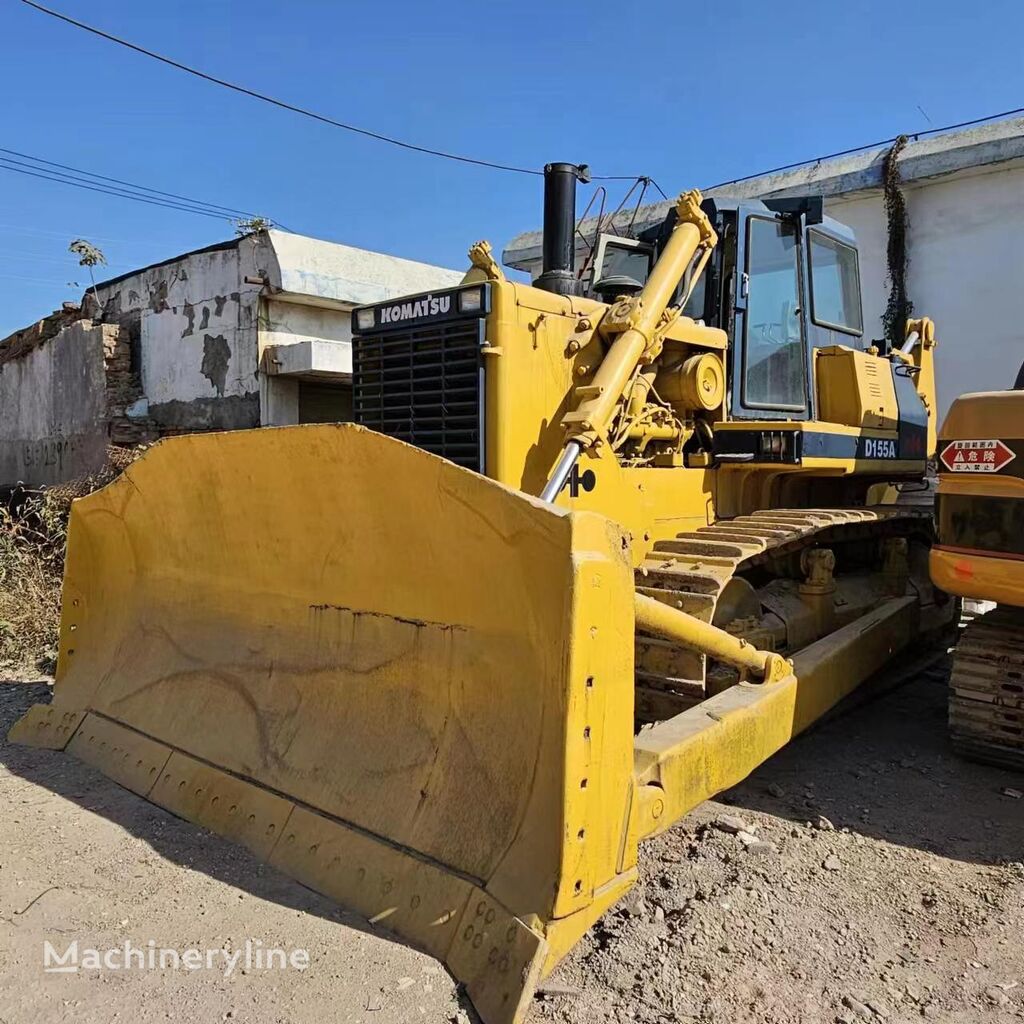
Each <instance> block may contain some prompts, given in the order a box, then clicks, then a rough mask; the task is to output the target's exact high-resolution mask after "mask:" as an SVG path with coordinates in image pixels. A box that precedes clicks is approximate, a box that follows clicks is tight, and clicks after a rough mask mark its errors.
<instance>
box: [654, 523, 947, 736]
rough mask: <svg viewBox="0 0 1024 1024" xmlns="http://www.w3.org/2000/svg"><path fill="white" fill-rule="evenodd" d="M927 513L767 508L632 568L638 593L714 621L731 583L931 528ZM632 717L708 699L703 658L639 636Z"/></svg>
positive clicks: (679, 540)
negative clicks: (831, 551)
mask: <svg viewBox="0 0 1024 1024" xmlns="http://www.w3.org/2000/svg"><path fill="white" fill-rule="evenodd" d="M929 521H930V514H929V510H927V509H917V508H913V507H906V506H892V505H887V506H880V507H874V508H845V509H766V510H764V511H761V512H755V513H752V514H751V515H746V516H738V517H737V518H735V519H723V520H720V521H719V522H717V523H714V524H713V525H711V526H704V527H701V528H700V529H697V530H694V531H692V532H688V533H680V534H678V535H677V536H676V537H675V538H674V539H672V540H665V541H660V542H659V543H657V544H656V545H655V547H654V550H653V551H652V552H651V555H650V557H649V558H647V559H646V560H645V561H644V563H643V564H642V565H641V566H640V567H639V568H638V569H637V571H636V588H637V590H638V592H639V593H641V594H645V595H646V596H648V597H653V598H655V599H657V600H659V601H663V602H665V603H666V604H669V605H671V606H672V607H674V608H679V609H681V610H682V611H685V612H688V613H689V614H691V615H694V616H696V617H697V618H699V619H702V620H703V621H705V622H711V621H712V619H713V618H714V615H715V611H716V608H717V606H718V602H719V600H720V599H721V597H722V594H723V592H724V591H725V589H726V587H727V586H728V584H729V583H730V581H731V580H733V579H734V578H736V577H737V575H739V574H741V573H743V572H746V571H748V570H750V569H753V568H755V567H757V566H758V565H762V564H767V563H770V562H771V561H772V560H774V559H778V558H779V557H781V556H790V555H793V554H797V553H799V552H800V551H801V550H803V549H805V548H811V547H816V546H818V545H829V544H835V543H839V542H842V541H844V540H856V539H865V538H870V537H872V536H877V537H878V538H879V539H880V538H882V537H884V536H891V535H906V534H908V533H910V532H912V531H913V529H914V528H915V527H922V526H924V527H925V528H929V526H928V524H929ZM636 666H637V668H636V689H637V712H638V717H639V718H640V719H642V720H646V721H653V720H659V719H664V718H667V717H671V715H674V714H677V713H679V711H681V710H685V709H686V708H687V707H692V706H693V705H695V704H698V703H700V701H701V700H703V699H704V698H705V697H706V696H707V695H708V694H707V690H706V685H705V678H706V668H707V666H706V663H705V658H704V655H702V654H699V653H698V652H695V651H690V650H687V649H685V648H682V647H679V646H677V645H675V644H672V643H669V642H668V641H665V640H660V639H658V638H655V637H647V636H642V635H641V636H638V637H637V638H636Z"/></svg>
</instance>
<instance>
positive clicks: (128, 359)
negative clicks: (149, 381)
mask: <svg viewBox="0 0 1024 1024" xmlns="http://www.w3.org/2000/svg"><path fill="white" fill-rule="evenodd" d="M102 330H103V375H104V379H105V381H106V391H105V408H106V411H107V432H108V437H109V439H110V443H111V444H113V445H118V446H119V447H122V448H131V447H133V446H135V445H138V444H144V443H146V442H147V441H154V440H156V439H157V438H158V437H159V436H160V432H159V431H158V430H157V427H156V424H155V423H154V422H153V420H152V419H151V418H150V417H149V416H147V415H144V414H140V413H135V412H134V410H133V415H132V416H129V415H128V410H129V409H131V407H132V406H133V405H135V403H136V402H138V401H139V399H140V398H142V396H143V390H142V379H141V376H140V374H139V372H138V371H137V370H136V369H135V368H134V367H133V366H132V362H133V360H132V345H131V339H130V336H129V332H128V331H127V330H126V329H125V328H123V327H121V326H120V325H118V324H102Z"/></svg>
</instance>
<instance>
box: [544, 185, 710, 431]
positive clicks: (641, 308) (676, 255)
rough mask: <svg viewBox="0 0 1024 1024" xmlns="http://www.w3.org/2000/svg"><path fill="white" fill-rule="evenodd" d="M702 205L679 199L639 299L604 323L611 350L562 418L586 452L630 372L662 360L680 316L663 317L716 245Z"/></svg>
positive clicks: (695, 199)
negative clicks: (690, 272)
mask: <svg viewBox="0 0 1024 1024" xmlns="http://www.w3.org/2000/svg"><path fill="white" fill-rule="evenodd" d="M700 204H701V195H700V193H699V192H697V191H693V192H684V193H683V194H682V195H681V196H680V197H679V200H678V202H677V203H676V217H677V220H676V224H675V226H674V227H673V229H672V234H671V235H670V237H669V239H668V241H667V242H666V243H665V247H664V249H663V251H662V253H661V255H660V256H659V257H658V261H657V263H656V264H655V265H654V267H653V269H652V270H651V273H650V275H649V276H648V278H647V281H646V282H645V283H644V287H643V289H642V290H641V292H640V294H639V295H637V296H635V297H631V298H623V299H620V300H619V301H618V302H617V303H616V304H615V305H614V306H612V307H611V308H610V309H609V310H608V311H607V313H606V314H605V316H604V318H603V319H602V321H601V326H600V329H599V333H600V334H601V335H602V336H603V337H604V338H605V339H608V340H609V341H610V348H609V349H608V352H607V353H606V354H605V356H604V358H603V359H602V360H601V363H600V365H599V367H598V369H597V372H596V373H595V375H594V378H593V380H592V381H591V382H590V383H588V384H585V385H579V386H577V388H576V391H575V396H574V397H575V401H576V405H575V408H573V409H572V410H571V411H569V412H566V413H565V414H564V415H563V416H562V426H563V427H565V428H566V438H567V439H569V440H576V441H579V442H580V443H582V444H583V445H584V446H585V447H591V446H592V445H594V444H596V443H597V442H598V441H605V440H607V434H608V429H609V427H610V425H611V421H612V417H613V414H614V412H615V409H616V407H617V405H618V403H619V402H620V401H621V400H622V397H623V395H624V394H625V393H626V390H627V386H628V384H629V380H630V378H631V377H632V375H633V372H634V370H635V369H636V368H637V366H639V365H640V364H642V363H650V362H651V361H653V359H654V358H656V357H657V356H658V355H660V353H661V348H662V344H663V336H664V329H665V328H667V327H668V325H669V323H671V321H672V320H673V319H674V318H675V317H676V316H678V315H679V314H678V309H676V310H675V311H674V313H673V315H672V316H668V317H666V309H667V307H668V303H669V301H670V299H671V298H672V295H673V294H674V293H675V291H676V289H677V288H678V287H679V282H680V280H681V279H682V277H683V274H684V273H685V272H686V269H687V267H689V265H690V263H691V261H692V260H693V258H694V256H695V255H696V254H697V253H698V252H700V254H701V255H700V261H701V262H700V264H699V267H698V273H699V270H701V269H703V266H704V264H705V263H706V261H707V256H708V255H709V254H710V252H711V250H712V249H713V248H714V246H715V244H716V242H717V240H718V236H717V235H716V234H715V230H714V228H713V227H712V226H711V222H710V220H708V217H707V214H706V213H704V211H703V210H702V209H701V208H700ZM695 276H697V275H695Z"/></svg>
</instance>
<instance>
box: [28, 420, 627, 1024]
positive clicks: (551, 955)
mask: <svg viewBox="0 0 1024 1024" xmlns="http://www.w3.org/2000/svg"><path fill="white" fill-rule="evenodd" d="M633 601H634V590H633V574H632V568H631V564H630V558H629V552H628V542H627V538H626V537H625V536H624V534H623V532H622V530H621V528H620V527H619V526H618V525H616V524H614V523H612V522H611V521H610V520H608V519H606V518H605V517H603V516H600V515H598V514H596V513H590V512H583V513H569V512H566V511H564V510H558V509H555V508H554V507H552V506H551V505H547V504H544V503H542V502H540V501H537V500H535V499H533V498H530V497H528V496H526V495H524V494H521V493H519V492H517V491H514V490H511V489H509V488H506V487H504V486H502V485H500V484H497V483H494V482H493V481H491V480H489V479H486V478H485V477H482V476H480V475H478V474H476V473H472V472H470V471H468V470H464V469H461V468H459V467H457V466H455V465H453V464H451V463H449V462H446V461H444V460H442V459H439V458H436V457H434V456H432V455H429V454H427V453H425V452H423V451H421V450H418V449H416V448H413V447H410V446H408V445H405V444H403V443H401V442H399V441H395V440H392V439H390V438H387V437H384V436H382V435H379V434H376V433H373V432H370V431H367V430H364V429H362V428H360V427H357V426H354V425H324V426H303V427H286V428H279V429H261V430H254V431H236V432H231V433H224V434H204V435H196V436H187V437H179V438H172V439H168V440H166V441H163V442H161V443H160V444H158V445H156V446H155V447H154V448H153V449H151V450H150V451H149V452H147V453H146V454H145V455H144V456H142V457H141V458H140V459H139V460H138V461H136V462H135V463H134V464H133V465H131V466H130V467H129V468H128V469H127V470H126V471H125V472H124V473H123V474H122V475H121V476H120V477H119V478H118V479H117V480H116V481H114V482H113V483H111V484H109V485H108V486H107V487H105V488H104V489H102V490H101V491H98V492H96V493H94V494H92V495H90V496H88V497H85V498H82V499H80V500H78V501H76V502H75V503H74V506H73V508H72V515H71V523H70V532H69V548H68V557H67V568H66V574H65V584H64V598H63V610H62V619H61V628H60V642H59V661H58V669H57V681H56V686H55V691H54V698H53V703H52V704H51V705H49V706H37V707H35V708H33V709H32V710H31V711H30V712H29V713H28V714H27V715H26V716H25V717H24V718H23V719H22V720H21V721H20V722H19V723H18V724H16V725H15V727H14V728H13V730H12V733H11V738H12V739H13V740H17V741H21V742H25V743H31V744H35V745H37V746H43V747H50V748H54V749H64V748H66V749H67V751H68V752H70V753H73V754H74V755H76V756H77V757H79V758H81V759H82V760H83V761H86V762H88V763H90V764H92V765H95V766H97V767H98V768H99V769H100V770H102V771H103V772H105V773H106V774H107V775H109V776H110V777H111V778H112V779H115V780H116V781H117V782H119V783H120V784H122V785H124V786H126V787H127V788H129V789H131V790H133V791H134V792H136V793H139V794H140V795H142V796H144V797H146V798H147V799H148V800H151V801H153V802H154V803H156V804H159V805H160V806H162V807H165V808H167V809H168V810H170V811H172V812H173V813H175V814H177V815H180V816H181V817H183V818H187V819H188V820H190V821H194V822H197V823H199V824H200V825H203V826H205V827H207V828H209V829H211V830H212V831H215V832H218V833H220V834H222V835H225V836H227V837H229V838H231V839H233V840H235V841H237V842H239V843H242V844H244V845H245V846H246V847H248V848H249V849H250V850H252V851H253V852H254V853H255V854H256V855H257V856H258V857H260V858H263V859H264V860H266V861H268V862H269V863H271V864H273V865H276V866H277V867H279V868H280V869H281V870H283V871H284V872H286V873H288V874H289V875H291V876H293V877H294V878H296V879H298V880H299V881H300V882H302V883H303V884H305V885H307V886H309V887H311V888H313V889H315V890H317V891H319V892H321V893H324V894H325V895H327V896H328V897H331V898H333V899H335V900H337V901H338V902H340V903H342V904H344V905H346V906H348V907H350V908H352V909H353V910H355V911H357V912H358V913H360V914H362V915H364V916H365V917H366V918H368V919H369V920H370V921H372V922H375V923H376V924H378V925H380V926H381V927H384V928H387V929H390V930H391V931H393V932H394V933H396V934H397V935H398V936H400V937H402V938H404V939H405V940H407V941H408V942H410V943H411V944H414V945H416V946H419V947H421V948H423V949H424V950H426V951H427V952H429V953H431V954H433V955H434V956H436V957H438V958H439V959H441V960H443V961H444V963H445V964H446V965H447V966H448V968H449V970H450V971H451V972H452V974H453V975H454V976H455V977H456V978H457V979H458V980H459V981H461V982H464V983H465V985H466V989H467V992H468V994H469V996H470V998H471V999H472V1001H473V1003H474V1004H475V1006H476V1008H477V1010H478V1012H479V1013H480V1015H481V1017H482V1018H483V1019H484V1020H485V1021H486V1022H487V1024H505V1022H513V1021H516V1020H518V1019H520V1017H521V1016H522V1013H523V1012H524V1010H525V1007H526V1006H527V1005H528V1002H529V1000H530V998H531V995H532V992H533V989H534V987H535V985H536V983H537V981H538V980H539V978H540V977H541V975H542V974H543V973H545V972H546V971H547V970H549V969H550V968H551V966H553V964H554V963H556V962H557V960H558V959H559V958H560V957H561V956H562V955H564V953H565V952H566V951H567V950H568V949H569V948H571V947H572V945H573V944H574V943H575V942H576V941H577V940H578V939H579V937H580V936H581V935H582V934H583V933H584V932H585V931H586V929H587V928H588V927H589V926H590V925H591V924H592V923H593V922H594V920H596V919H597V918H598V917H599V916H600V915H601V914H602V913H603V912H604V911H605V910H606V909H607V908H608V907H609V906H610V905H611V904H612V903H614V902H615V901H616V900H617V899H618V898H619V897H620V896H621V895H622V894H623V892H624V891H625V890H626V889H628V888H629V886H630V885H631V884H632V883H633V881H634V879H635V861H636V844H635V840H632V841H627V840H626V839H624V838H623V837H624V836H627V835H634V834H635V829H634V828H631V827H630V826H629V823H630V822H631V821H635V817H636V814H637V808H636V806H635V801H634V799H633V756H634V754H633V729H632V723H633V630H634V619H633ZM630 845H631V846H632V848H631V849H630V848H628V847H629V846H630Z"/></svg>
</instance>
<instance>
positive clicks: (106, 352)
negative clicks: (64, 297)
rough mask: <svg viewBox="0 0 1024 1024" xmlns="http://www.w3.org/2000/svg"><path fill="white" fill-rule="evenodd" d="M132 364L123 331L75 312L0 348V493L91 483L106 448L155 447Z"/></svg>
mask: <svg viewBox="0 0 1024 1024" xmlns="http://www.w3.org/2000/svg"><path fill="white" fill-rule="evenodd" d="M135 364H136V360H133V358H132V349H131V342H130V332H129V331H127V330H125V329H124V328H123V327H122V326H120V325H118V324H104V323H99V322H97V321H95V320H93V319H92V318H90V317H88V316H84V315H83V314H82V312H81V311H80V310H70V309H65V310H61V311H59V312H58V313H55V314H54V315H53V316H51V317H47V318H46V319H44V320H41V321H39V322H38V323H37V324H33V325H32V326H31V327H29V328H26V329H25V330H23V331H19V332H17V333H16V334H14V335H12V336H11V337H10V338H8V339H6V340H5V341H4V342H3V343H0V489H7V488H11V487H17V486H18V485H26V486H29V487H41V486H52V485H54V484H63V483H66V482H68V481H70V480H74V479H77V478H81V477H88V476H92V475H94V474H96V473H100V472H102V471H103V469H104V468H105V466H106V464H107V462H108V460H109V451H110V448H111V446H114V447H118V448H131V447H134V446H136V445H139V444H142V443H145V442H148V441H153V440H156V439H157V438H158V437H159V436H160V435H159V431H158V430H157V429H156V427H155V425H154V424H153V422H152V420H151V419H150V418H149V417H148V416H147V415H146V410H145V406H144V404H143V403H139V399H140V398H141V397H142V393H143V392H142V384H141V380H140V376H139V373H138V372H137V369H136V368H135ZM133 406H134V408H133Z"/></svg>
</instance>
